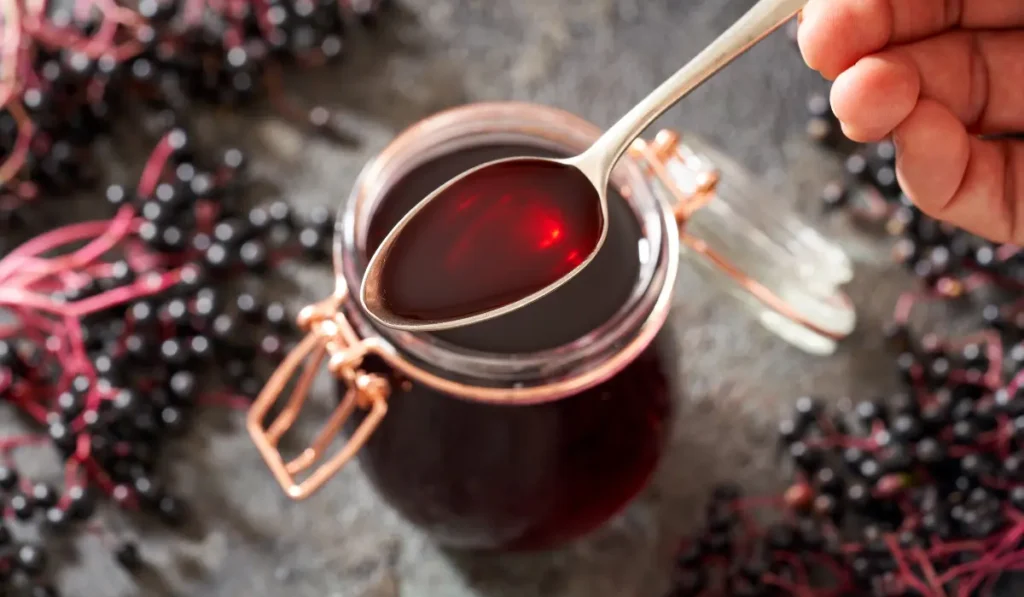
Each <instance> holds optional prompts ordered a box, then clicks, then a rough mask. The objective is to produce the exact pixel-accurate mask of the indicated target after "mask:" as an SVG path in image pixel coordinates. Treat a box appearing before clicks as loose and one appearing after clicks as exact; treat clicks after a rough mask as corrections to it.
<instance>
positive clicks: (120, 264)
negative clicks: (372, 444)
mask: <svg viewBox="0 0 1024 597" xmlns="http://www.w3.org/2000/svg"><path fill="white" fill-rule="evenodd" d="M201 153H202V152H200V151H199V150H198V148H196V147H194V146H193V143H192V142H191V141H190V135H189V134H188V133H187V132H186V131H185V130H184V129H182V128H175V129H172V130H171V131H169V132H168V133H167V134H166V135H165V136H164V137H163V139H162V140H161V141H160V142H159V144H158V145H157V147H156V149H155V150H154V151H153V154H152V155H151V157H150V159H149V161H148V162H147V164H146V167H145V169H144V171H143V172H142V175H141V178H140V181H139V183H138V185H133V186H130V187H128V186H121V185H113V186H111V187H109V188H108V189H107V191H106V198H107V200H108V201H109V203H110V204H111V206H112V207H113V208H114V210H115V211H116V214H115V215H114V216H113V218H112V219H110V220H109V221H100V222H89V223H84V224H72V225H69V226H66V227H63V228H58V229H55V230H53V231H50V232H48V233H47V234H44V235H42V236H39V237H37V238H35V239H33V240H31V241H29V242H28V243H26V244H24V245H22V246H21V247H19V248H18V249H16V250H14V251H12V252H11V253H10V254H8V255H7V256H6V257H4V258H3V259H0V287H2V288H3V289H4V291H3V292H2V293H0V309H3V311H4V312H5V313H7V314H9V315H11V316H12V317H13V318H14V320H15V323H14V324H13V325H11V326H9V327H6V328H4V330H3V334H2V336H0V413H2V414H0V416H2V417H4V419H6V420H11V419H13V418H14V417H13V413H18V414H19V415H21V417H22V418H23V419H25V420H26V421H27V423H26V425H27V427H28V428H29V429H28V432H26V433H25V434H22V435H12V436H7V437H0V462H4V463H8V464H5V465H4V466H0V499H2V501H3V504H4V505H5V507H4V508H3V510H2V511H3V512H4V514H3V518H2V519H0V594H6V591H7V590H8V589H11V590H13V589H14V588H15V587H16V586H22V585H25V586H27V587H28V588H30V589H31V591H35V592H33V593H31V594H33V595H56V594H57V593H56V588H55V587H54V586H53V584H52V582H51V580H52V579H51V578H50V576H49V575H48V572H47V566H46V564H45V562H46V560H47V553H48V551H49V550H48V549H47V545H46V541H48V540H49V539H48V538H56V537H59V536H61V535H64V534H67V533H69V532H89V533H100V534H101V535H104V537H101V538H103V539H104V540H106V541H107V542H109V541H110V540H111V539H110V537H106V535H107V534H108V533H107V532H106V531H102V529H99V530H97V529H98V527H97V525H96V524H92V523H91V522H90V521H92V520H93V513H94V512H95V511H96V506H97V503H98V500H101V499H102V501H103V502H104V503H109V504H111V505H113V506H116V507H119V508H123V509H128V510H139V511H142V512H148V513H151V514H152V515H154V516H155V517H156V518H158V519H159V520H161V521H163V522H164V523H165V524H167V525H169V526H171V527H177V526H180V525H183V524H186V523H187V520H188V510H189V509H188V507H187V505H186V502H185V501H184V500H183V496H178V495H175V494H174V493H173V492H172V491H171V488H172V487H173V486H174V483H173V480H172V479H169V478H167V477H166V475H165V474H164V473H162V471H165V470H166V469H167V467H166V460H167V457H168V452H167V450H166V448H167V446H168V445H170V444H171V443H173V442H174V441H175V440H176V439H177V438H180V437H181V436H182V435H184V434H185V433H187V432H188V430H189V428H190V426H191V423H192V422H193V421H194V420H195V419H196V417H197V413H198V412H199V409H201V408H204V407H218V406H219V407H227V408H239V409H245V408H247V407H248V405H249V401H250V399H251V398H253V397H255V395H256V394H257V393H258V392H259V391H260V389H261V388H262V386H263V384H264V382H265V380H266V379H267V377H268V374H269V372H270V371H271V370H272V368H273V367H274V366H275V365H276V364H277V363H278V362H279V361H280V359H281V357H282V355H283V353H284V352H286V351H287V350H289V349H290V347H291V345H292V344H293V343H294V341H295V338H294V337H293V331H292V330H293V329H294V328H293V326H292V325H291V323H292V316H291V314H290V313H289V311H288V309H287V308H286V307H285V305H284V304H282V303H280V302H277V301H274V300H271V299H268V298H267V297H264V296H262V295H261V294H260V292H259V290H260V289H261V285H260V283H261V282H262V280H263V279H264V278H265V277H266V276H268V275H269V272H270V271H271V270H272V269H276V268H277V267H278V266H279V265H280V264H282V263H283V262H284V261H286V260H294V259H304V260H306V261H307V262H311V263H322V262H324V261H326V260H327V259H328V256H329V250H328V245H329V241H330V235H331V231H332V222H331V219H330V216H329V212H328V210H326V209H315V210H313V211H311V212H310V213H308V214H306V215H300V214H296V213H293V211H292V210H291V209H290V206H289V205H288V203H286V202H284V201H275V202H272V203H270V204H269V205H266V206H258V207H247V206H245V205H244V199H245V197H246V195H247V188H248V186H249V185H248V183H247V176H246V168H245V164H246V161H245V156H244V155H243V154H242V152H240V151H239V150H237V149H229V150H227V151H225V152H224V153H223V154H222V157H221V158H220V159H219V160H214V161H210V160H205V159H203V156H202V155H201ZM83 241H84V243H85V244H84V245H82V242H83ZM76 247H77V248H76ZM229 284H230V286H229ZM237 284H241V285H242V286H241V289H239V287H238V286H237ZM40 444H44V445H45V444H49V445H51V446H52V447H53V448H54V449H55V451H56V453H57V454H59V455H60V458H61V462H62V465H63V479H64V480H63V482H62V483H53V482H49V483H48V482H41V481H40V480H38V479H31V478H29V476H28V475H27V474H25V473H24V472H23V471H22V470H20V469H19V467H18V464H17V454H16V453H17V452H20V451H23V450H30V449H33V446H36V445H40ZM32 527H35V528H37V530H38V532H37V533H34V532H29V530H30V529H31V528H32ZM34 535H38V536H40V537H42V538H43V540H44V541H43V542H41V543H35V542H33V543H28V542H26V538H27V537H31V536H34ZM142 547H144V546H139V545H137V544H136V543H135V542H134V541H133V540H127V541H125V540H116V545H115V546H114V547H113V549H114V552H115V558H116V560H117V561H118V562H119V563H120V564H121V565H122V566H124V567H125V568H126V569H127V570H129V571H138V570H140V569H141V567H142V566H143V565H144V560H143V557H142V553H143V550H142ZM50 555H51V556H52V555H53V554H52V553H51V554H50Z"/></svg>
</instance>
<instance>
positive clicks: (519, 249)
mask: <svg viewBox="0 0 1024 597" xmlns="http://www.w3.org/2000/svg"><path fill="white" fill-rule="evenodd" d="M442 184H443V183H442ZM428 192H429V191H428ZM601 225H602V217H601V210H600V203H599V198H598V194H597V191H596V190H595V189H594V186H593V185H592V184H591V183H590V181H589V180H587V178H586V176H584V175H583V173H582V172H580V171H579V170H578V169H576V168H573V167H571V166H564V165H562V164H558V163H555V162H549V161H545V160H538V159H523V160H515V161H508V162H500V163H497V164H494V165H491V166H486V167H484V168H481V169H479V170H476V171H474V172H470V173H469V174H467V175H466V176H464V177H463V178H460V179H459V180H457V181H455V182H454V183H452V184H451V185H450V186H448V187H446V188H445V189H444V190H442V191H441V193H440V194H439V195H437V196H436V197H435V198H434V199H432V200H431V201H430V202H429V203H428V204H426V205H425V206H424V207H423V209H421V210H420V211H419V212H418V213H417V214H416V215H415V216H414V217H413V218H412V219H411V220H410V221H409V223H408V224H407V225H406V226H405V227H404V228H402V230H401V231H400V232H399V233H398V236H397V237H396V239H395V242H394V244H393V245H392V247H391V250H390V251H389V253H388V255H387V258H386V260H385V261H384V266H383V268H382V270H381V296H382V299H383V302H384V305H385V307H386V308H387V309H388V310H389V311H390V312H391V313H392V314H394V315H397V316H399V317H402V318H404V319H410V320H416V321H438V320H447V319H453V318H460V317H467V316H471V315H476V314H479V313H483V312H485V311H490V310H492V309H495V308H497V307H502V306H504V305H507V304H509V303H513V302H515V301H518V300H520V299H523V298H526V297H528V296H530V295H532V294H534V293H536V292H538V291H540V290H543V289H544V288H546V287H548V286H550V285H551V284H552V283H554V282H556V281H558V280H559V279H561V278H562V277H564V276H565V275H566V274H568V273H569V272H571V271H572V270H574V269H575V268H576V267H577V266H579V265H580V264H581V263H583V261H584V260H586V259H587V258H588V257H590V255H591V253H593V252H594V249H595V248H596V247H597V243H598V240H599V238H600V235H601Z"/></svg>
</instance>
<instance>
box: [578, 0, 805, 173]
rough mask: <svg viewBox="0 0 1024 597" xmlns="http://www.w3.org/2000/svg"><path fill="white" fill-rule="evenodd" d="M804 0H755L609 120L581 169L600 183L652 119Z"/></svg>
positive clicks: (765, 32)
mask: <svg viewBox="0 0 1024 597" xmlns="http://www.w3.org/2000/svg"><path fill="white" fill-rule="evenodd" d="M807 2H808V0H759V1H758V3H757V4H755V5H754V6H753V7H752V8H751V9H750V10H749V11H747V13H746V14H744V15H743V16H742V17H740V19H739V20H738V21H736V22H735V23H733V25H732V26H731V27H729V29H727V30H726V31H725V33H723V34H722V35H720V36H719V37H718V38H717V39H716V40H715V41H713V42H711V44H710V45H708V46H707V47H706V48H704V50H702V51H701V53H700V54H697V56H696V57H694V58H693V59H692V60H691V61H690V62H689V63H687V64H686V66H684V67H683V68H681V69H679V71H677V72H676V73H675V74H674V75H672V76H671V77H669V78H668V79H667V80H666V81H665V82H664V83H662V84H661V85H659V86H658V88H657V89H655V90H654V91H652V92H651V93H650V95H648V96H647V97H645V98H644V99H643V100H642V101H640V103H638V104H637V105H636V106H634V107H633V109H632V110H630V111H629V112H628V113H627V114H626V115H625V116H623V117H622V118H621V119H619V121H618V122H616V123H615V124H613V125H612V126H611V128H609V129H608V130H607V131H606V132H605V133H604V134H603V135H601V138H600V139H598V140H597V142H595V143H594V144H593V145H592V146H591V147H590V149H589V150H587V151H586V152H585V153H584V154H583V155H581V156H580V161H581V162H589V163H587V164H586V165H583V164H580V167H581V169H583V170H584V171H587V172H591V173H598V172H600V173H602V174H600V176H603V177H604V179H605V182H606V181H607V179H608V176H609V174H610V172H611V169H612V167H613V166H614V165H615V162H617V161H618V160H619V158H620V157H621V156H622V154H623V153H624V152H625V151H626V149H627V148H628V147H629V144H630V143H632V142H633V139H636V138H637V137H638V136H639V135H640V133H642V132H643V131H644V129H646V128H647V127H648V126H649V125H650V124H651V123H652V122H654V120H655V119H656V118H657V117H658V116H661V114H662V113H663V112H664V111H665V110H668V109H669V108H670V107H672V105H673V104H675V103H676V102H678V101H679V100H681V99H682V98H683V97H685V96H686V95H687V94H689V93H690V92H691V91H693V90H694V89H696V88H697V87H698V86H700V85H701V84H702V83H703V82H704V81H706V80H707V79H708V78H710V77H711V76H712V75H714V74H715V73H717V72H718V71H719V70H721V69H722V68H724V67H725V66H726V65H728V64H729V63H730V62H732V61H733V60H734V59H736V57H738V56H739V55H741V54H743V53H744V52H746V51H747V50H748V49H749V48H750V47H751V46H753V45H754V44H756V43H757V42H759V41H761V40H762V39H764V38H765V37H766V36H767V35H768V34H769V33H771V32H772V31H774V30H775V29H778V28H779V26H781V25H782V24H783V23H785V22H786V21H788V20H789V19H790V18H792V17H793V15H795V14H796V13H797V11H799V10H800V9H801V8H803V7H804V5H805V4H807Z"/></svg>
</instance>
